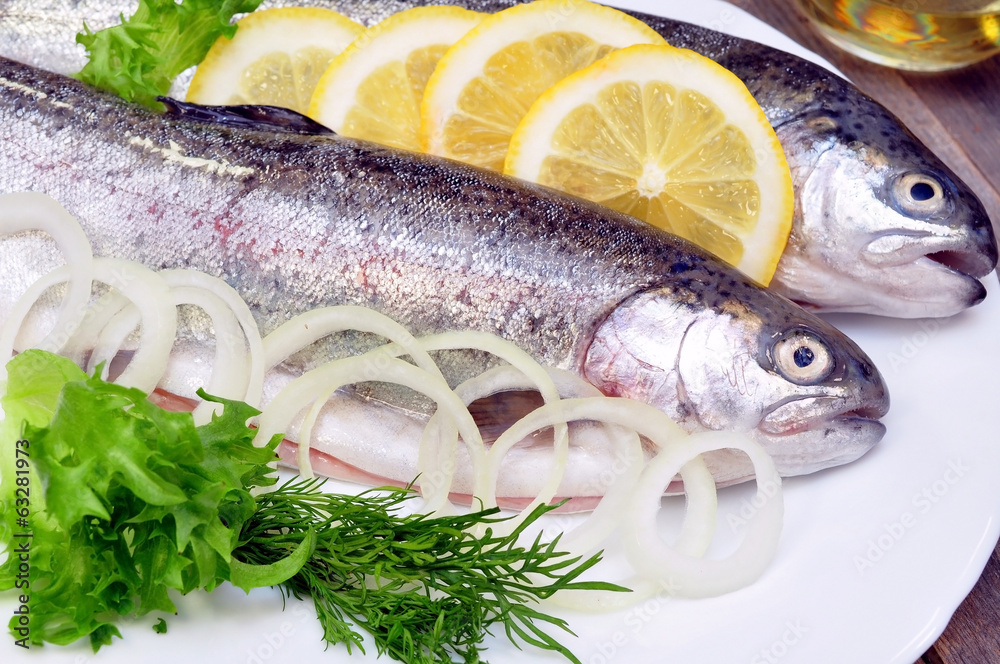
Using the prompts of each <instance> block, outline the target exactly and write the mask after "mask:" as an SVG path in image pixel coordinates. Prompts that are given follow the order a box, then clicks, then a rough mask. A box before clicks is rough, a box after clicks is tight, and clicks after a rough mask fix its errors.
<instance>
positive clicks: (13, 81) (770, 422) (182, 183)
mask: <svg viewBox="0 0 1000 664" xmlns="http://www.w3.org/2000/svg"><path fill="white" fill-rule="evenodd" d="M0 144H2V145H3V146H4V148H5V149H4V150H2V151H0V193H8V192H15V191H23V190H34V191H41V192H43V193H46V194H48V195H50V196H52V197H53V198H55V199H56V200H57V201H59V202H60V203H61V204H62V205H63V206H65V207H66V209H67V210H68V211H69V212H70V213H71V214H72V215H73V216H75V217H76V218H77V219H78V220H79V221H80V224H81V226H82V227H83V229H84V231H85V233H86V234H87V236H88V238H89V239H90V241H91V242H92V244H93V247H94V253H95V255H98V256H112V257H118V258H125V259H129V260H134V261H139V262H141V263H144V264H146V265H148V266H150V267H152V268H155V269H164V268H196V269H199V270H202V271H205V272H207V273H209V274H213V275H216V276H219V277H222V278H223V279H225V280H226V281H227V282H228V283H229V284H230V285H232V286H233V287H234V288H235V289H236V290H237V291H238V292H239V293H240V295H242V297H243V298H244V299H245V300H246V301H247V303H248V304H249V306H250V308H251V310H252V311H253V312H254V315H255V317H256V319H257V321H258V324H259V325H260V328H261V331H262V332H263V333H265V334H266V333H267V332H269V331H271V330H273V329H275V328H276V327H277V326H278V325H280V324H281V323H283V322H284V321H286V320H288V319H289V318H291V317H292V316H294V315H296V314H298V313H301V312H304V311H307V310H310V309H313V308H316V307H319V306H325V305H336V304H359V305H364V306H367V307H370V308H373V309H375V310H377V311H380V312H382V313H385V314H387V315H389V316H390V317H392V318H394V319H396V320H397V321H399V322H401V323H402V324H403V325H405V326H407V327H408V328H410V329H411V330H412V331H413V332H414V333H415V334H423V333H432V332H439V331H446V330H478V331H488V332H492V333H495V334H499V335H501V336H503V337H505V338H507V339H509V340H511V341H513V342H515V343H516V344H518V345H519V346H521V347H522V348H523V349H525V350H526V351H527V352H528V353H529V354H531V355H532V356H533V357H535V358H536V359H537V360H539V361H540V362H543V363H545V364H547V365H551V366H553V367H557V368H559V369H562V370H565V371H570V372H573V373H576V374H577V375H579V376H582V377H584V378H586V379H588V380H589V381H590V382H592V383H593V384H594V385H596V386H597V387H599V388H600V389H601V390H602V391H604V392H605V393H607V394H615V395H620V396H627V397H632V398H637V399H642V400H644V401H646V402H648V403H651V404H654V405H656V406H657V407H659V408H661V409H662V410H663V411H664V412H667V413H668V414H670V415H671V416H672V417H674V418H675V419H676V420H677V421H679V422H681V423H682V425H683V426H685V427H686V428H687V429H689V430H692V431H694V430H705V429H739V430H743V431H747V432H749V433H750V434H751V435H753V436H755V437H757V438H758V439H759V440H760V441H761V442H762V443H763V444H764V445H765V446H766V447H768V448H769V449H770V450H771V451H772V452H773V453H774V455H775V459H776V462H777V464H778V467H779V469H780V470H781V471H782V472H784V473H785V474H799V473H804V472H812V471H814V470H818V469H820V468H823V467H827V466H830V465H836V464H839V463H845V462H847V461H850V460H852V459H854V458H857V457H858V456H860V455H861V454H863V453H864V452H865V451H866V450H867V449H869V448H870V447H871V446H872V445H874V444H875V442H877V441H878V440H879V439H880V438H881V437H882V435H883V434H884V432H885V427H884V426H883V425H882V424H881V423H880V422H878V421H877V420H878V419H879V418H880V417H881V416H882V415H883V414H884V413H885V412H886V409H887V408H888V394H887V391H886V388H885V385H884V383H883V381H882V379H881V376H880V375H879V374H878V371H877V370H876V369H875V368H874V366H873V365H872V363H871V361H870V359H869V358H868V357H867V356H866V355H865V354H864V352H863V351H861V350H860V349H859V348H858V347H857V345H856V344H854V343H853V342H852V341H851V340H849V339H848V338H847V337H845V336H844V335H843V334H842V333H840V332H839V331H837V330H836V329H834V328H833V327H832V326H831V325H829V324H828V323H826V322H824V321H823V320H821V319H819V318H817V317H816V316H814V315H813V314H811V313H809V312H807V311H805V310H804V309H802V308H801V307H799V306H798V305H796V304H794V303H792V302H791V301H789V300H787V299H786V298H784V297H782V296H780V295H778V294H776V293H774V292H772V291H770V290H768V289H764V288H762V287H760V286H758V285H757V284H755V283H753V282H752V281H750V280H749V279H747V278H746V277H745V276H743V275H742V274H741V273H740V272H738V271H737V270H735V269H734V268H732V267H730V266H728V265H726V264H724V263H722V262H721V261H719V260H718V259H716V258H715V257H713V256H712V255H710V254H708V253H706V252H704V251H702V250H700V249H698V248H697V247H695V246H693V245H691V244H690V243H687V242H685V241H683V240H681V239H679V238H677V237H675V236H673V235H670V234H668V233H664V232H661V231H658V230H656V229H654V228H652V227H650V226H648V225H646V224H643V223H641V222H639V221H637V220H635V219H633V218H631V217H628V216H626V215H621V214H618V213H615V212H613V211H610V210H608V209H607V208H604V207H601V206H598V205H595V204H591V203H587V202H585V201H581V200H579V199H576V198H573V197H570V196H566V195H562V194H560V193H558V192H555V191H552V190H548V189H545V188H541V187H537V186H534V185H531V184H528V183H525V182H522V181H519V180H515V179H513V178H507V177H504V176H502V175H499V174H496V173H491V172H488V171H484V170H481V169H477V168H474V167H470V166H466V165H463V164H459V163H456V162H454V161H450V160H445V159H438V158H435V157H431V156H428V155H419V154H415V153H410V152H404V151H398V150H393V149H390V148H384V147H380V146H377V145H373V144H370V143H364V142H361V141H354V140H350V139H346V138H342V137H337V136H331V135H321V134H320V135H317V134H297V133H294V132H290V131H288V130H287V129H285V128H282V129H281V130H279V131H273V130H272V128H270V127H267V126H266V125H265V130H257V129H252V128H247V127H246V126H229V125H226V124H219V123H216V122H214V121H192V120H190V119H186V118H180V119H176V118H172V117H164V116H160V115H157V114H155V113H152V112H150V111H147V110H145V109H142V108H139V107H137V106H134V105H131V104H128V103H126V102H123V101H121V100H120V99H118V98H116V97H112V96H110V95H106V94H103V93H99V92H96V91H94V90H92V89H90V88H88V87H87V86H85V85H84V84H82V83H80V82H78V81H76V80H73V79H70V78H66V77H63V76H59V75H56V74H52V73H49V72H45V71H42V70H39V69H35V68H32V67H29V66H26V65H22V64H19V63H16V62H13V61H10V60H5V59H0ZM58 263H59V257H58V256H57V255H56V252H55V250H54V247H53V246H51V244H49V243H46V242H45V241H44V238H41V237H39V236H38V235H37V234H21V235H18V236H14V237H11V238H6V239H4V240H2V241H0V265H3V266H4V268H3V269H4V276H5V279H4V282H3V286H2V288H0V317H3V316H6V315H7V312H9V311H10V309H11V307H12V306H13V302H14V301H15V299H16V298H17V297H18V296H19V295H20V293H21V292H22V291H23V290H24V288H26V286H27V284H28V283H31V281H32V280H33V279H35V278H37V277H38V276H40V275H41V274H43V273H44V272H46V271H47V270H48V269H51V268H52V267H54V266H55V265H57V264H58ZM192 324H197V321H195V322H194V323H192ZM190 336H191V340H193V342H194V343H195V344H197V343H198V340H199V339H201V338H203V336H204V335H200V334H198V333H197V330H195V331H194V332H192V333H191V335H190ZM372 343H374V340H372V339H370V338H364V337H358V336H351V335H347V336H343V337H337V338H336V339H335V340H333V341H331V342H330V344H329V345H328V346H325V347H323V348H310V349H307V351H303V352H302V353H299V354H297V355H296V356H294V357H293V359H292V360H290V361H289V362H286V363H285V364H284V365H283V366H282V367H280V370H281V371H282V372H283V374H284V375H297V374H299V373H301V372H302V371H304V370H306V369H309V368H311V367H314V366H316V365H318V364H319V363H321V362H323V361H326V360H328V359H330V358H332V357H336V356H340V355H343V354H345V353H347V352H357V351H358V350H363V349H364V348H367V347H370V345H371V344H372ZM788 344H792V345H793V347H794V348H800V347H801V348H803V349H805V350H804V351H803V352H805V353H807V355H808V357H809V358H810V361H811V358H813V357H815V358H816V360H817V361H816V364H813V365H812V367H811V369H810V371H807V372H805V373H803V370H802V367H801V366H799V367H797V366H795V365H794V363H789V361H788V359H787V357H791V356H788V354H787V353H784V354H783V353H782V352H779V351H778V350H777V349H780V348H785V347H788ZM796 357H798V356H796ZM481 368H482V362H481V361H480V358H479V357H478V356H476V355H470V354H462V353H456V354H454V355H453V356H450V357H449V359H447V361H445V363H444V372H445V374H446V377H448V378H449V379H450V380H451V381H452V382H453V383H454V382H456V381H458V380H460V379H461V378H462V377H464V376H465V375H468V374H469V373H473V372H475V371H478V370H480V369H481ZM815 369H820V370H819V371H814V370H815ZM734 371H737V372H738V373H739V376H740V378H739V380H737V381H734V380H732V379H731V376H732V374H733V372H734ZM196 386H197V384H196V383H195V384H187V383H185V382H184V380H179V381H176V382H174V383H172V384H169V385H165V386H162V387H164V388H165V389H168V390H169V391H172V392H174V393H176V394H178V395H179V396H182V397H189V396H192V392H193V389H194V387H196ZM265 391H267V390H265ZM379 417H381V416H379ZM376 419H378V418H376ZM334 428H335V427H334ZM337 435H338V434H336V432H334V433H332V434H331V437H332V438H331V441H332V442H330V446H332V447H334V448H336V446H337V445H340V446H341V447H340V448H337V449H339V450H340V451H339V452H337V453H338V454H340V453H343V454H344V455H349V454H353V455H355V456H356V457H357V458H358V459H360V460H359V461H358V462H357V463H359V464H360V463H362V462H363V460H364V458H366V456H367V457H372V458H375V457H374V456H373V453H372V452H371V450H374V449H379V450H381V451H382V453H384V454H389V456H391V454H390V453H389V452H386V451H385V449H386V447H387V442H386V439H385V437H384V436H385V435H387V434H385V432H381V433H379V434H378V435H375V434H372V439H371V440H361V438H359V437H358V436H354V435H351V436H346V437H345V436H343V435H342V434H340V438H337ZM380 436H383V437H381V438H380ZM417 438H419V436H417ZM333 439H336V440H333ZM404 442H406V441H404ZM408 442H409V443H411V444H415V440H409V441H408ZM394 444H395V443H394ZM365 445H369V447H368V448H365ZM344 446H350V447H351V449H350V450H345V449H343V448H344ZM390 447H391V446H390ZM400 447H402V444H400ZM400 454H402V453H400ZM403 456H405V455H403ZM378 458H379V459H381V458H382V457H378ZM605 460H607V459H605ZM592 462H593V461H592V460H591V461H589V462H587V463H592ZM611 462H612V461H611V460H608V463H611ZM352 463H353V461H352ZM381 463H382V462H381V461H379V462H378V463H376V466H379V464H381ZM385 463H389V462H385ZM393 463H395V462H393ZM400 463H402V462H400ZM390 465H391V464H390ZM713 470H714V471H715V472H716V473H717V477H719V478H720V480H723V481H738V480H740V479H746V478H747V477H748V476H749V474H748V473H749V468H748V467H747V466H746V464H745V463H742V462H740V461H733V460H730V459H723V460H720V461H719V462H718V463H717V464H715V466H714V468H713ZM369 471H370V472H372V473H375V474H378V475H379V476H382V477H394V478H395V479H397V480H399V481H404V482H405V481H409V480H410V479H412V477H413V474H412V468H410V467H406V466H405V463H403V464H402V466H401V469H398V468H397V471H398V472H395V474H393V473H389V472H387V471H386V470H385V468H384V467H381V466H379V467H376V468H372V469H369ZM407 473H410V474H407ZM543 474H544V473H537V472H533V471H529V470H527V469H524V472H521V475H522V476H526V477H537V476H540V475H543ZM582 481H583V480H581V482H582Z"/></svg>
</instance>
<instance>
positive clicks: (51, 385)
mask: <svg viewBox="0 0 1000 664" xmlns="http://www.w3.org/2000/svg"><path fill="white" fill-rule="evenodd" d="M8 376H9V378H8V384H7V390H6V394H5V396H4V398H3V406H4V411H5V415H6V417H5V421H4V427H5V429H10V430H11V431H16V434H15V437H14V440H16V439H17V438H22V439H24V440H27V441H28V442H29V444H30V445H29V447H28V450H29V451H30V461H31V465H32V470H33V480H32V483H31V510H32V513H31V521H30V530H31V534H32V537H31V572H30V577H29V582H30V596H31V616H30V620H31V623H30V635H31V643H32V644H41V643H43V642H49V643H56V644H68V643H72V642H73V641H76V640H78V639H80V638H85V637H87V638H89V639H90V642H91V645H92V647H93V648H94V650H97V649H98V648H100V647H101V646H102V645H106V644H108V643H110V641H111V639H112V638H113V637H114V636H120V635H119V633H118V630H117V628H116V627H115V621H116V617H117V616H122V615H128V614H133V613H134V614H137V615H144V614H146V613H148V612H150V611H154V610H158V611H165V612H169V613H173V612H175V607H174V604H173V602H172V600H171V599H170V597H169V594H168V593H169V591H170V590H176V591H180V592H181V593H188V592H190V591H192V590H194V589H196V588H202V589H205V590H211V589H213V588H214V587H216V586H217V585H218V584H219V583H221V582H223V581H227V580H229V578H230V573H231V569H230V563H231V562H232V551H233V549H234V548H235V547H236V546H237V545H238V544H239V542H238V537H239V533H240V530H241V528H242V525H243V523H244V522H245V521H246V520H247V519H249V518H250V517H251V516H252V515H253V514H254V512H255V511H256V501H255V499H254V498H253V496H252V495H251V494H250V491H249V490H250V488H252V487H253V486H264V485H268V484H272V483H273V482H274V477H273V476H272V469H271V467H270V466H269V464H270V463H271V462H273V461H274V460H275V459H276V455H275V452H274V449H275V447H276V446H277V444H278V442H279V440H280V438H279V437H276V438H275V439H274V440H272V441H271V444H270V445H268V446H266V447H263V448H259V447H255V446H254V445H253V438H254V435H255V430H254V429H252V428H250V427H249V426H248V425H247V421H248V420H249V419H250V418H251V417H253V416H254V415H256V414H258V411H257V410H255V409H253V408H252V407H250V406H248V405H246V404H243V403H239V402H230V401H225V400H216V399H213V398H212V397H207V396H206V395H203V396H204V397H205V398H207V399H211V400H213V401H217V402H218V403H221V404H223V410H222V413H221V414H219V415H217V416H216V417H214V418H213V419H212V421H211V422H210V423H209V424H206V425H204V426H200V427H196V426H195V425H194V421H193V419H192V417H191V414H190V413H172V412H168V411H165V410H163V409H161V408H159V407H158V406H156V405H154V404H152V403H150V402H149V401H148V400H147V398H146V395H145V394H144V393H143V392H141V391H139V390H135V389H131V388H126V387H122V386H119V385H114V384H112V383H108V382H106V381H104V380H102V379H101V378H100V377H98V376H92V377H91V376H87V375H86V374H84V373H83V372H82V371H80V370H79V369H77V368H76V367H75V366H74V365H72V363H71V362H69V361H68V360H65V359H64V358H61V357H58V356H56V355H52V354H49V353H43V352H41V351H29V352H26V353H24V354H22V355H19V356H17V357H16V358H14V359H13V360H11V362H10V363H8ZM3 442H4V446H5V448H6V447H7V445H8V444H12V443H13V440H12V439H10V438H9V437H8V438H7V439H5V440H4V441H3ZM9 467H13V466H9ZM7 480H8V477H7V476H5V477H4V482H3V484H2V485H0V494H2V495H3V496H5V497H7V498H8V499H9V497H10V496H12V494H13V489H14V487H13V486H12V483H10V482H8V481H7ZM5 514H6V510H5ZM20 530H21V531H22V532H23V530H24V528H20ZM14 532H15V531H14V530H11V529H9V530H8V531H7V536H6V538H5V541H4V544H5V547H6V548H8V549H9V548H10V545H11V536H12V534H13V533H14ZM16 567H17V565H16V561H15V560H13V559H8V560H7V561H6V562H5V563H3V564H2V565H0V590H7V589H11V588H13V587H14V580H15V578H16ZM23 590H24V589H23V588H22V589H21V591H23ZM14 626H15V625H14V620H13V619H12V620H11V628H12V629H13V628H14Z"/></svg>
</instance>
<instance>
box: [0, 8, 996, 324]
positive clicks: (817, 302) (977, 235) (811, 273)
mask: <svg viewBox="0 0 1000 664" xmlns="http://www.w3.org/2000/svg"><path fill="white" fill-rule="evenodd" d="M427 4H455V5H459V6H462V7H466V8H469V9H473V10H477V11H481V12H496V11H500V10H502V9H505V8H507V7H510V6H513V5H515V4H518V3H517V2H515V1H514V0H447V1H444V2H439V1H438V0H376V1H374V2H372V1H369V0H265V2H263V3H262V4H261V7H262V8H268V7H279V6H296V5H309V6H318V7H325V8H329V9H333V10H336V11H339V12H341V13H342V14H344V15H346V16H348V17H349V18H352V19H354V20H356V21H359V22H361V23H364V24H366V25H373V24H374V23H377V22H378V21H380V20H382V19H384V18H386V17H387V16H389V15H391V14H393V13H396V12H399V11H402V10H404V9H407V8H409V7H413V6H419V5H427ZM136 5H137V3H136V2H135V0H6V1H5V2H4V3H2V4H0V55H3V56H6V57H11V58H14V59H16V60H19V61H22V62H27V63H29V64H33V65H35V66H39V67H42V68H45V69H50V70H53V71H57V72H60V73H64V74H70V73H73V72H76V71H78V70H80V69H81V68H82V67H83V64H84V62H85V53H84V50H83V48H82V47H81V46H80V45H78V44H76V43H75V35H76V33H77V32H78V31H79V30H80V26H81V25H82V24H83V22H84V21H86V23H87V25H88V26H89V27H90V28H91V29H92V30H97V29H99V28H103V27H106V26H110V25H112V24H114V23H116V22H117V21H118V19H119V14H121V13H124V14H126V15H128V14H129V13H130V12H132V11H134V8H135V6H136ZM727 11H737V10H735V9H733V8H728V9H727ZM628 13H630V14H632V15H633V16H635V17H636V18H638V19H640V20H642V21H644V22H646V23H648V24H649V25H650V26H651V27H652V28H653V29H654V30H656V31H657V32H659V33H660V34H661V35H663V37H664V38H665V39H666V40H667V41H668V42H670V43H671V44H673V45H675V46H678V47H681V48H690V49H692V50H694V51H697V52H699V53H701V54H703V55H705V56H707V57H709V58H712V59H714V60H716V61H717V62H718V63H719V64H721V65H722V66H724V67H726V68H728V69H730V70H731V71H733V73H735V74H736V75H737V76H738V77H739V78H740V79H741V80H742V81H743V82H744V83H745V84H746V85H747V87H748V89H749V90H750V92H751V94H752V95H753V96H754V98H755V99H756V100H757V102H758V103H759V104H760V105H761V107H762V109H763V110H764V113H765V115H766V116H767V118H768V120H769V121H770V122H771V124H772V126H773V127H774V129H775V131H776V134H777V136H778V140H779V141H780V142H781V144H782V147H783V148H784V152H785V156H786V158H787V161H788V163H789V166H790V167H791V171H792V178H793V184H794V189H795V214H794V218H793V225H792V232H791V235H790V237H789V241H788V243H787V245H786V248H785V251H784V253H783V255H782V257H781V260H780V261H779V263H778V266H777V271H776V273H775V275H774V277H773V278H772V281H771V287H772V288H774V289H775V290H777V291H778V292H780V293H782V294H783V295H786V296H787V297H789V298H791V299H793V300H794V301H796V302H798V303H800V304H802V305H804V306H807V307H809V308H810V309H812V310H816V311H852V312H860V313H869V314H876V315H882V316H897V317H904V318H922V317H931V316H949V315H952V314H955V313H957V312H959V311H961V310H963V309H965V308H967V307H970V306H973V305H975V304H977V303H979V302H980V301H982V299H983V298H984V297H985V295H986V290H985V288H984V287H983V284H982V283H981V282H980V278H982V277H984V276H986V275H987V274H989V273H990V272H991V271H993V270H994V268H995V267H996V264H997V243H996V237H995V231H994V229H993V225H992V224H991V221H990V219H989V217H988V215H987V213H986V211H985V209H984V208H983V205H982V203H981V202H980V201H979V199H978V198H977V197H976V195H975V194H974V192H973V191H972V190H971V189H970V188H969V187H968V186H967V185H966V184H965V183H964V182H962V180H961V179H960V178H959V177H958V176H957V175H956V174H955V173H954V172H953V171H952V170H951V169H949V168H948V166H947V165H946V164H944V163H943V162H942V161H941V160H940V159H939V158H938V157H937V156H936V155H934V153H933V152H932V151H930V150H929V149H928V148H927V147H926V146H925V145H923V143H921V142H920V141H919V140H918V139H917V138H915V137H914V136H913V134H912V133H911V132H910V131H909V130H907V129H906V127H905V126H904V125H903V124H902V123H901V122H900V121H899V119H898V118H896V117H895V116H894V115H893V114H892V113H891V112H890V111H889V110H887V109H886V108H885V107H884V106H882V105H881V104H879V103H878V102H876V101H875V100H873V99H872V98H871V97H869V96H868V95H866V94H864V93H863V92H862V91H860V90H859V89H857V88H856V87H855V86H853V85H852V84H851V83H849V82H848V81H845V80H844V79H842V78H840V77H839V76H837V75H835V74H832V73H831V72H829V71H828V70H826V69H824V68H823V67H820V66H819V65H816V64H814V63H812V62H810V61H807V60H804V59H802V58H799V57H797V56H795V55H792V54H789V53H785V52H783V51H780V50H777V49H774V48H770V47H768V46H766V45H763V44H759V43H756V42H753V41H748V40H745V39H740V38H737V37H733V36H730V35H726V34H723V33H720V32H717V31H714V30H710V29H707V28H704V27H700V26H697V25H692V24H690V23H685V22H683V21H676V20H671V19H668V18H664V17H660V16H654V15H650V14H646V13H642V12H634V11H632V12H628ZM558 18H559V17H558V16H553V17H552V19H553V21H556V20H557V19H558ZM192 72H193V70H189V71H187V72H185V73H183V74H182V75H181V76H180V77H178V79H177V81H175V84H174V86H173V88H172V89H171V94H173V95H174V96H178V97H179V96H182V95H183V94H184V92H185V90H186V88H187V85H188V84H189V83H190V80H191V76H192ZM914 186H916V187H930V188H931V190H932V191H933V192H934V193H933V197H932V199H931V200H929V201H928V200H926V199H924V198H923V197H922V193H923V192H924V191H926V189H920V188H918V189H914Z"/></svg>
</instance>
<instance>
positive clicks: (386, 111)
mask: <svg viewBox="0 0 1000 664" xmlns="http://www.w3.org/2000/svg"><path fill="white" fill-rule="evenodd" d="M485 17H486V14H480V13H478V12H473V11H469V10H467V9H462V8H460V7H446V6H431V7H413V8H411V9H407V10H405V11H402V12H400V13H398V14H393V15H392V16H390V17H389V18H387V19H385V20H384V21H382V22H381V23H379V24H378V25H376V26H374V27H373V28H371V29H369V31H368V32H366V33H365V34H363V35H362V36H361V37H359V38H358V39H357V40H356V41H355V42H354V43H353V44H351V45H350V46H348V47H347V49H346V50H345V51H344V52H343V53H341V54H340V55H338V56H337V57H335V58H334V59H333V61H332V62H331V63H330V66H329V67H328V68H327V70H326V72H325V73H324V74H323V76H322V77H321V78H320V80H319V83H318V84H317V85H316V91H315V92H314V93H313V98H312V101H311V102H310V104H309V116H310V117H311V118H313V119H314V120H316V121H317V122H320V123H322V124H323V125H326V126H327V127H329V128H330V129H333V130H334V131H335V132H337V133H338V134H341V135H342V136H350V137H352V138H362V139H365V140H369V141H376V142H378V143H383V144H385V145H392V146H393V147H397V148H405V149H407V150H419V149H420V138H419V130H420V100H421V99H422V98H423V96H424V87H425V86H426V85H427V80H428V79H429V78H430V76H431V73H432V72H433V71H434V67H436V66H437V63H438V60H440V59H441V56H442V55H444V53H445V51H447V50H448V49H449V48H450V47H451V45H452V44H454V43H455V42H456V41H458V40H459V39H461V38H462V37H463V36H464V35H465V34H466V33H467V32H469V30H471V29H472V28H474V27H476V25H478V24H479V22H480V21H482V20H483V18H485Z"/></svg>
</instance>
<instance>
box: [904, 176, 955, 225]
mask: <svg viewBox="0 0 1000 664" xmlns="http://www.w3.org/2000/svg"><path fill="white" fill-rule="evenodd" d="M893 198H894V199H895V201H896V205H897V206H898V208H899V209H900V211H901V212H903V213H905V214H911V215H918V216H923V215H928V214H934V213H936V212H940V211H941V210H943V209H944V208H945V206H946V205H947V197H946V196H945V190H944V186H942V184H941V181H940V180H938V179H937V178H935V177H933V176H931V175H928V174H926V173H906V174H904V175H903V176H902V177H900V178H899V179H898V180H896V183H895V185H894V187H893Z"/></svg>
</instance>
